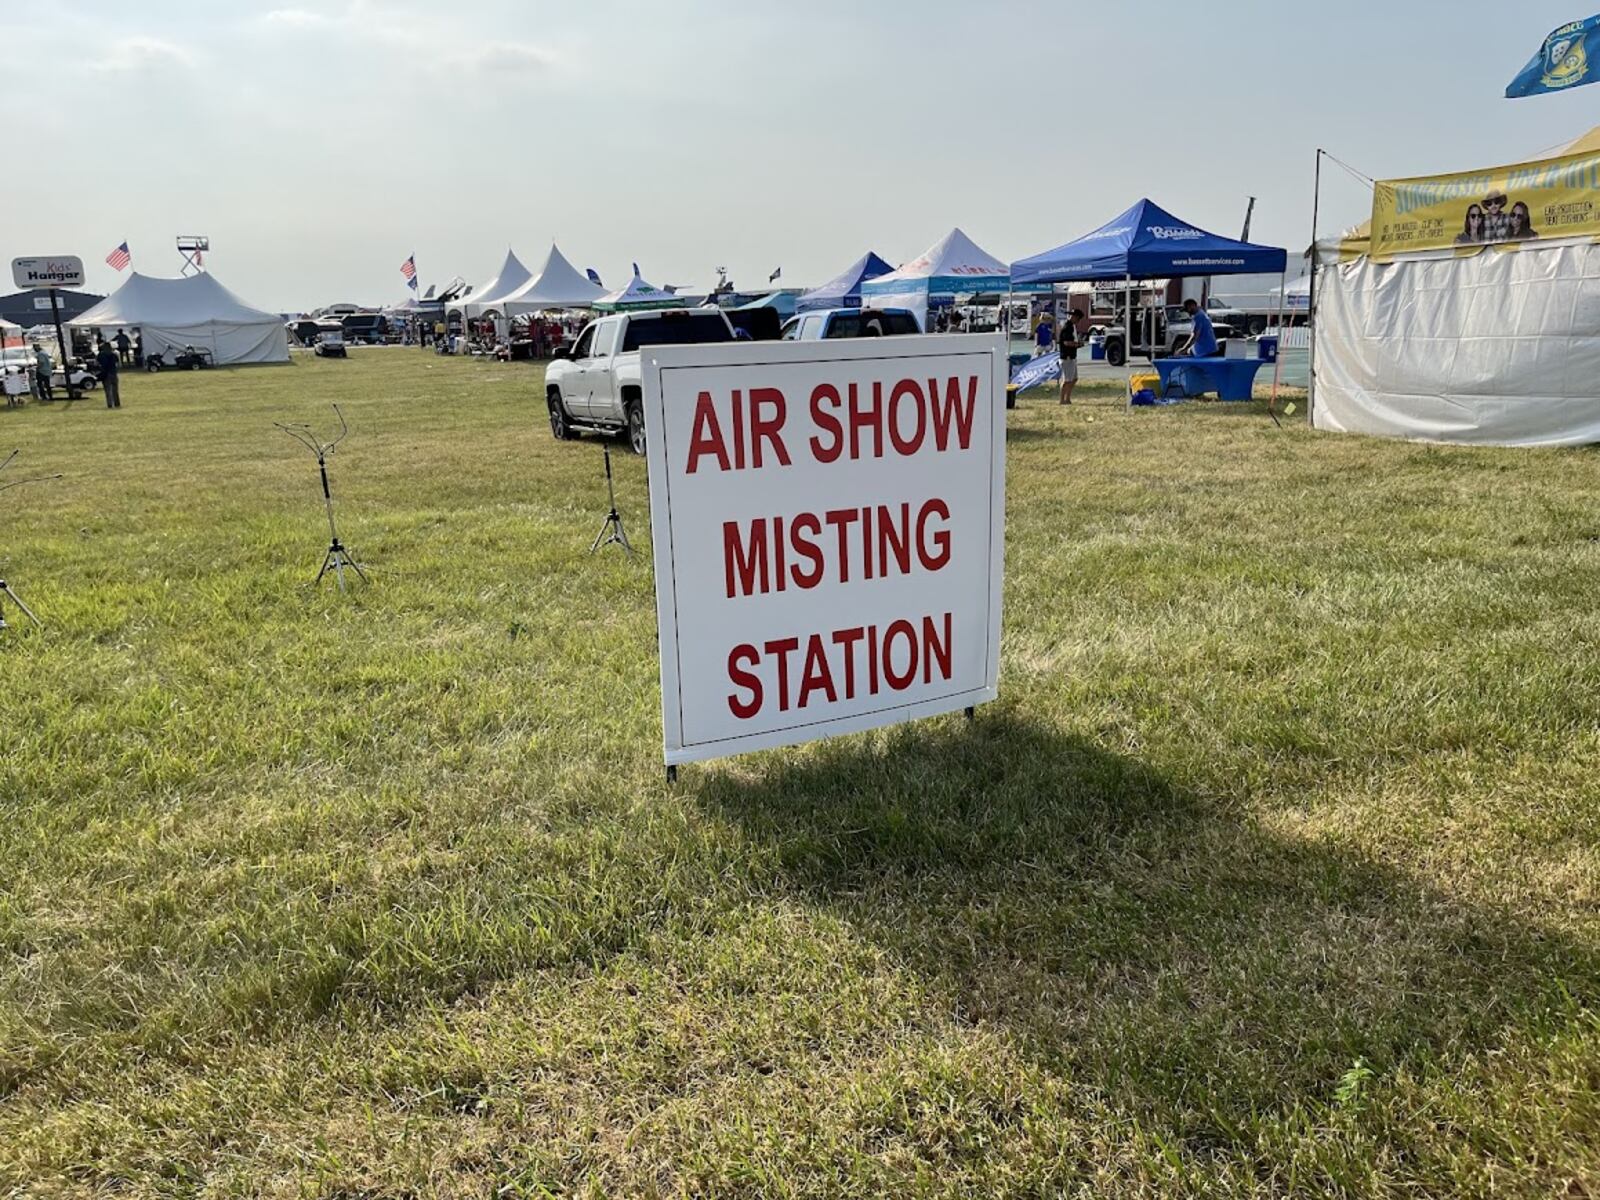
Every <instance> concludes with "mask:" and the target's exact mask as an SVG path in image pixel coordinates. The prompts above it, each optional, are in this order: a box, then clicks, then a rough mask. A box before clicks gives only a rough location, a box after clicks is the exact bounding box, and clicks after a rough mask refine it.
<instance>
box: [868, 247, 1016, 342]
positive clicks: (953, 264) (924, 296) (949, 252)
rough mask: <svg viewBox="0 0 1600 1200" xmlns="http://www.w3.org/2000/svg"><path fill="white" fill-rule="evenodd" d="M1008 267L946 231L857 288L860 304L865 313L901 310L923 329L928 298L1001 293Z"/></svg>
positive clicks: (1008, 278) (1006, 280)
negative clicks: (896, 267)
mask: <svg viewBox="0 0 1600 1200" xmlns="http://www.w3.org/2000/svg"><path fill="white" fill-rule="evenodd" d="M1010 281H1011V267H1010V266H1009V265H1008V264H1007V263H1003V262H1001V261H1000V260H999V259H998V258H996V257H995V256H994V255H992V254H990V253H989V252H988V251H987V250H984V249H982V248H980V247H979V246H978V245H977V244H976V243H974V242H973V240H972V239H971V238H969V237H968V236H967V235H966V234H964V233H962V232H961V230H959V229H952V230H951V231H950V232H949V233H947V234H945V235H944V237H942V238H940V239H939V240H938V241H937V242H935V243H934V244H933V245H931V246H929V247H928V249H927V250H925V251H924V252H923V253H922V254H920V255H918V256H917V257H916V258H914V259H912V260H911V261H910V262H908V263H906V264H905V265H904V266H902V267H901V268H900V269H899V270H897V271H890V272H889V274H887V275H879V276H878V277H877V278H876V279H869V280H867V281H866V282H865V283H863V284H862V285H861V303H862V304H863V305H866V306H868V307H871V308H904V309H908V310H910V311H911V312H913V313H915V314H916V316H917V324H918V325H919V326H921V327H922V328H923V329H926V328H927V327H928V307H929V300H930V299H940V298H943V299H944V300H946V301H948V300H949V299H950V298H951V297H953V296H956V295H959V294H962V293H969V292H1004V291H1005V290H1006V288H1007V286H1008V285H1009V283H1010Z"/></svg>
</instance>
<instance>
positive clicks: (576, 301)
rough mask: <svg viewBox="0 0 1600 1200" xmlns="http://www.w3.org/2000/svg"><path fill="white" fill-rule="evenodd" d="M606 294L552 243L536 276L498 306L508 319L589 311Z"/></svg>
mask: <svg viewBox="0 0 1600 1200" xmlns="http://www.w3.org/2000/svg"><path fill="white" fill-rule="evenodd" d="M605 294H606V290H605V288H603V287H601V286H600V285H599V284H598V283H595V282H594V281H593V280H592V279H590V278H588V277H587V276H586V275H584V274H583V272H581V271H579V270H578V268H576V267H574V266H573V265H572V264H571V263H570V262H568V261H567V258H566V256H565V255H564V254H562V253H561V250H560V248H559V247H557V246H556V244H555V243H554V242H552V243H551V244H550V253H549V254H548V255H547V256H546V257H545V260H544V266H542V267H540V268H539V271H538V274H536V275H534V277H533V278H532V279H530V280H528V282H527V283H525V284H523V285H522V286H521V287H520V288H518V289H517V290H516V291H514V292H512V293H511V294H510V295H509V296H507V297H506V298H505V300H504V302H503V303H502V305H501V307H502V308H503V309H504V311H505V314H506V316H508V317H514V316H519V315H521V314H523V313H532V312H543V311H545V310H548V309H562V308H590V307H592V306H593V305H594V303H595V301H596V300H599V299H600V298H601V297H602V296H604V295H605Z"/></svg>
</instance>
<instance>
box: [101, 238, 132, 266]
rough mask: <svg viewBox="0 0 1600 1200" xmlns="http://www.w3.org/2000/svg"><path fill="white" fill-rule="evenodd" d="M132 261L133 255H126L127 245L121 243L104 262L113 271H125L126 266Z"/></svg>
mask: <svg viewBox="0 0 1600 1200" xmlns="http://www.w3.org/2000/svg"><path fill="white" fill-rule="evenodd" d="M132 261H133V255H131V254H129V253H128V243H127V242H123V243H122V245H120V246H118V247H117V248H116V249H115V250H113V251H112V252H111V253H110V254H108V255H106V262H107V264H108V265H110V267H111V269H112V270H114V271H126V270H127V269H128V264H129V263H131V262H132Z"/></svg>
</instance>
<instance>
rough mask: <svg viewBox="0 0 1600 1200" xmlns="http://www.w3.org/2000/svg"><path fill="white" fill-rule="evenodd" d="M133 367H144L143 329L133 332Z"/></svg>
mask: <svg viewBox="0 0 1600 1200" xmlns="http://www.w3.org/2000/svg"><path fill="white" fill-rule="evenodd" d="M133 365H134V366H135V367H142V366H144V331H143V330H142V329H135V330H134V331H133Z"/></svg>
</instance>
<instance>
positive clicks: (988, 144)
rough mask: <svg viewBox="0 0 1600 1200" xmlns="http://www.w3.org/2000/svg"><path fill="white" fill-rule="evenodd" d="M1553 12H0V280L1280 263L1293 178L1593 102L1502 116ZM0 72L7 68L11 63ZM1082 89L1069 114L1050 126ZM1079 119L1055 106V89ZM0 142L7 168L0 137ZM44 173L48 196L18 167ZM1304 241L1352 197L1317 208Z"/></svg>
mask: <svg viewBox="0 0 1600 1200" xmlns="http://www.w3.org/2000/svg"><path fill="white" fill-rule="evenodd" d="M1587 15H1589V14H1588V10H1586V9H1581V8H1575V7H1574V6H1573V2H1554V3H1552V2H1550V0H1523V2H1522V3H1517V4H1506V3H1504V2H1503V0H1496V2H1494V3H1488V2H1483V0H1452V2H1451V3H1449V4H1443V3H1438V2H1437V0H1383V2H1380V0H1344V2H1342V3H1340V4H1338V5H1337V6H1335V5H1331V4H1322V3H1309V2H1306V0H1300V2H1293V3H1288V4H1285V3H1282V0H1271V2H1267V0H1261V2H1259V3H1258V2H1237V3H1226V2H1217V0H1208V2H1205V3H1201V2H1199V0H1194V2H1191V3H1189V4H1184V5H1179V4H1175V3H1161V4H1156V3H1153V2H1149V3H1132V2H1129V0H1104V2H1102V3H1100V4H1098V5H1091V4H1087V3H1081V2H1079V0H1072V2H1071V3H1070V4H1069V3H1065V2H1058V3H1052V2H1050V0H1030V2H1028V3H1009V2H996V0H982V2H974V0H966V2H963V3H956V2H946V0H920V2H917V3H911V2H910V0H901V2H899V3H887V4H885V3H880V4H872V5H866V4H860V3H846V2H842V0H841V2H837V3H836V2H834V0H811V2H810V3H807V4H800V5H790V4H778V3H769V2H762V0H747V2H744V3H732V2H728V3H709V2H708V3H698V2H695V0H673V2H671V3H660V2H659V0H658V2H655V3H646V2H642V0H641V2H633V0H614V2H608V0H583V2H579V3H574V2H572V0H565V2H563V3H559V4H547V3H534V2H531V0H530V2H523V3H513V2H511V0H473V2H470V3H460V4H451V3H444V2H442V0H430V2H426V3H421V2H419V3H412V2H411V0H326V2H318V0H281V2H278V3H272V2H262V3H250V2H246V0H234V2H229V3H221V2H213V0H188V2H185V0H139V2H137V3H128V2H126V0H122V2H120V3H101V2H99V0H55V2H53V3H49V4H43V3H35V4H32V5H26V6H22V7H21V8H20V9H12V10H10V11H8V14H7V16H6V18H5V28H6V41H7V43H8V44H9V45H11V46H25V47H26V51H27V52H26V54H25V56H24V59H25V60H26V61H27V62H30V63H34V64H55V66H53V67H52V68H51V69H50V70H48V71H45V70H43V69H41V70H39V71H37V72H34V71H18V72H14V73H13V74H14V75H16V78H13V79H12V81H11V82H10V84H9V86H8V87H7V88H6V108H5V116H6V123H7V126H8V127H9V129H10V130H11V132H12V137H11V139H10V141H9V144H10V145H11V146H12V147H13V148H14V149H15V148H17V147H20V146H21V145H22V144H23V141H24V139H26V140H27V141H29V142H31V143H33V144H34V145H35V146H37V148H38V149H37V151H36V152H28V153H26V154H24V155H22V156H21V157H18V156H17V155H14V156H13V160H14V161H13V162H12V167H13V169H12V170H11V171H9V172H8V181H7V185H6V188H5V190H4V193H3V196H4V199H3V200H0V253H3V255H4V257H6V258H10V257H13V256H16V255H22V254H47V253H75V254H79V255H81V256H82V257H83V258H84V260H85V261H86V262H87V263H88V264H89V266H90V286H91V287H93V288H94V289H95V290H105V289H108V288H110V287H112V286H114V285H115V282H116V280H115V276H114V273H113V272H112V271H111V270H110V268H109V267H107V266H105V265H104V262H103V259H104V257H105V255H106V253H107V252H108V251H109V250H110V249H111V248H112V247H113V246H114V245H116V244H117V243H118V242H120V241H122V240H123V239H124V238H126V239H127V240H128V243H129V245H130V247H131V249H132V251H133V255H134V266H135V267H136V268H138V269H140V270H143V271H145V272H146V273H150V274H158V275H167V274H173V273H175V271H176V268H177V267H178V266H179V265H180V260H179V258H178V256H177V252H176V250H175V249H174V248H173V238H174V236H175V235H177V234H180V233H197V234H206V235H209V236H210V238H211V241H212V246H213V250H212V253H211V256H210V259H209V265H210V266H211V267H212V268H213V269H214V271H215V273H216V275H217V277H218V278H219V279H221V280H223V281H224V282H225V283H227V284H228V285H229V286H230V287H232V288H233V289H234V290H235V291H237V292H239V293H240V294H241V295H243V296H244V297H245V298H246V299H248V300H250V301H251V302H253V303H255V304H258V305H260V306H262V307H266V308H271V309H281V310H297V309H301V308H310V307H313V306H315V305H318V304H323V303H327V302H331V301H335V300H355V301H358V302H363V303H379V302H390V301H394V300H398V299H401V298H403V297H404V295H405V292H404V289H403V286H402V282H401V279H400V275H399V271H398V268H399V264H400V261H401V260H402V259H403V258H404V257H405V256H406V255H407V254H409V253H411V252H412V251H415V252H416V256H417V265H418V268H419V269H420V272H421V274H422V278H423V281H424V283H436V282H441V281H443V280H445V279H447V278H449V277H450V276H451V275H453V274H457V273H460V274H462V275H464V276H465V277H466V278H467V279H469V280H472V281H474V282H478V283H481V282H484V281H485V280H487V279H488V277H489V276H490V275H491V274H493V272H494V271H495V270H496V269H497V268H498V266H499V264H500V261H501V259H502V258H503V257H504V255H505V251H506V248H507V247H508V246H511V247H514V248H515V249H516V251H517V253H518V255H519V256H520V257H521V258H522V259H523V260H524V261H525V262H526V263H527V265H528V266H529V267H530V268H533V267H535V266H536V264H537V263H538V262H539V261H540V260H541V259H542V258H543V256H544V254H545V252H546V250H547V248H548V246H549V243H550V241H551V239H552V238H554V239H555V240H556V241H557V242H559V244H560V246H561V248H562V250H563V251H564V252H565V253H566V254H567V255H568V257H570V258H571V259H572V260H573V261H574V262H575V263H576V264H577V265H578V266H579V268H580V269H581V268H583V267H588V266H593V267H595V268H596V269H597V270H599V271H600V273H601V275H602V276H603V277H604V279H605V281H606V283H607V284H608V285H610V286H619V285H621V284H622V283H624V282H626V276H627V275H628V272H629V267H628V264H629V263H630V262H631V261H634V260H637V261H638V262H639V264H640V266H641V268H642V269H643V271H644V275H645V277H646V278H647V279H649V280H650V281H652V282H654V283H657V284H661V283H688V284H695V285H707V284H710V283H711V282H713V280H714V271H715V268H716V267H718V266H726V267H728V268H729V270H730V271H731V272H732V274H733V278H734V280H735V282H736V283H738V284H739V285H740V286H741V287H745V288H753V287H755V286H756V285H757V284H758V282H759V281H764V280H765V279H766V276H767V274H768V272H769V271H771V270H772V269H773V268H774V267H778V266H781V267H782V268H783V278H784V282H785V283H788V284H794V285H799V284H811V283H819V282H821V281H823V280H824V279H826V278H827V277H829V276H831V275H833V274H836V273H837V272H838V271H840V270H841V269H843V268H844V267H845V266H846V265H847V264H848V263H849V262H850V261H851V260H852V259H854V258H855V257H856V256H858V255H859V254H861V253H862V252H863V251H864V250H866V249H868V248H869V247H870V248H872V249H875V250H877V251H878V252H879V253H880V254H882V255H883V256H884V257H886V258H888V259H889V260H890V261H891V262H900V261H903V260H905V259H907V258H910V257H912V256H914V255H915V254H916V253H918V252H919V251H921V250H922V249H924V248H925V247H926V246H927V245H928V244H929V243H930V242H932V241H934V240H935V239H936V238H938V237H940V236H941V235H942V234H944V233H945V232H946V231H948V230H949V228H950V227H951V226H952V225H960V226H961V227H962V228H963V229H965V230H966V231H967V233H968V234H970V235H971V236H972V237H973V238H974V239H975V240H976V241H977V242H978V244H979V245H981V246H983V247H985V248H986V249H988V250H989V251H991V252H992V253H994V254H996V255H998V256H999V257H1001V258H1004V259H1007V260H1010V259H1015V258H1019V257H1021V256H1023V255H1027V254H1033V253H1036V252H1038V251H1040V250H1044V249H1047V248H1049V247H1051V246H1055V245H1058V244H1060V243H1061V242H1064V241H1067V240H1069V239H1071V238H1073V237H1076V236H1078V235H1079V234H1081V233H1085V232H1087V231H1088V230H1090V229H1092V228H1094V227H1095V226H1097V225H1099V224H1101V223H1102V222H1103V221H1105V220H1107V219H1108V218H1110V217H1111V216H1113V215H1115V214H1116V213H1118V212H1120V211H1121V210H1122V209H1123V208H1125V207H1127V206H1128V205H1129V204H1130V203H1132V202H1133V201H1134V200H1136V199H1137V198H1138V197H1139V196H1141V195H1149V196H1150V197H1151V198H1152V199H1154V200H1156V202H1157V203H1159V204H1162V205H1164V206H1166V207H1168V208H1170V209H1172V210H1174V211H1175V212H1177V213H1178V214H1180V215H1181V216H1183V217H1185V218H1186V219H1188V220H1190V221H1193V222H1194V223H1196V224H1198V225H1202V226H1205V227H1208V228H1211V229H1214V230H1216V231H1217V232H1221V233H1227V234H1233V235H1237V234H1238V232H1239V225H1240V222H1241V220H1242V218H1243V213H1244V207H1245V202H1246V197H1247V196H1249V195H1252V194H1253V195H1255V196H1256V197H1257V198H1258V203H1257V209H1256V221H1255V226H1254V230H1253V233H1254V236H1255V239H1256V240H1258V241H1266V242H1272V243H1276V244H1279V245H1285V246H1289V247H1292V248H1295V249H1299V248H1302V247H1303V246H1304V245H1305V244H1306V243H1307V241H1308V240H1309V236H1310V232H1311V197H1312V166H1313V156H1314V151H1315V148H1316V147H1317V146H1319V145H1321V146H1324V147H1326V148H1327V149H1329V150H1331V151H1332V152H1334V153H1336V154H1338V155H1339V156H1340V157H1341V158H1343V159H1344V160H1345V161H1346V162H1348V163H1350V164H1352V165H1353V166H1355V167H1357V168H1359V169H1360V170H1362V171H1364V172H1366V173H1367V174H1369V175H1373V176H1377V177H1383V176H1394V175H1405V174H1415V173H1418V172H1424V171H1433V170H1451V169H1465V168H1470V167H1475V166H1482V165H1491V164H1494V163H1498V162H1502V161H1507V160H1515V159H1517V158H1519V157H1522V156H1525V155H1526V154H1529V153H1531V152H1533V151H1536V150H1540V149H1543V148H1546V147H1549V146H1552V145H1554V144H1556V143H1559V142H1563V141H1565V140H1568V139H1570V138H1572V137H1574V136H1576V135H1577V134H1579V133H1581V132H1582V131H1584V130H1585V129H1587V128H1588V127H1589V126H1591V125H1593V124H1595V123H1596V122H1597V121H1600V88H1578V89H1575V90H1574V91H1573V92H1571V93H1569V94H1566V95H1559V96H1551V97H1543V98H1534V99H1527V100H1516V101H1508V100H1504V99H1502V98H1501V96H1502V93H1503V91H1504V89H1505V85H1506V84H1507V83H1508V82H1509V81H1510V80H1511V78H1512V76H1513V75H1514V74H1515V73H1516V72H1517V70H1518V69H1519V68H1520V67H1521V66H1522V65H1523V63H1524V62H1525V61H1526V60H1527V59H1528V58H1529V57H1530V56H1531V55H1532V54H1533V52H1534V51H1535V50H1536V49H1537V48H1538V46H1539V44H1540V43H1541V41H1542V39H1543V38H1544V36H1545V34H1546V33H1548V32H1549V31H1550V30H1551V29H1552V28H1553V27H1555V26H1556V25H1559V24H1561V23H1562V22H1564V21H1568V20H1573V19H1576V18H1579V17H1583V16H1587ZM19 61H21V60H19ZM1084 80H1088V81H1090V84H1091V87H1090V90H1089V96H1090V99H1088V100H1087V102H1084V103H1080V104H1078V105H1076V106H1073V107H1068V106H1067V105H1066V103H1065V102H1064V100H1065V97H1066V95H1067V88H1068V87H1069V85H1077V84H1080V83H1081V82H1082V81H1084ZM1072 94H1073V95H1074V96H1078V95H1082V94H1083V93H1082V92H1081V90H1080V89H1079V88H1078V87H1076V86H1073V87H1072ZM19 135H20V136H19ZM47 163H48V164H49V165H48V166H47V165H46V164H47ZM1324 180H1325V182H1326V183H1327V185H1328V186H1327V188H1326V190H1325V193H1324V198H1323V213H1324V230H1325V231H1328V230H1332V229H1335V228H1337V227H1339V226H1342V225H1347V224H1351V223H1353V222H1355V221H1356V220H1358V219H1360V218H1361V217H1363V216H1364V215H1365V213H1366V209H1367V206H1368V203H1369V197H1368V196H1367V195H1366V194H1365V193H1364V192H1363V190H1362V189H1361V188H1360V187H1359V186H1358V185H1356V184H1355V183H1353V182H1352V181H1350V180H1349V179H1348V178H1345V177H1343V176H1342V175H1340V174H1339V173H1338V172H1337V171H1335V172H1333V174H1332V175H1331V176H1330V175H1328V174H1327V173H1325V175H1324Z"/></svg>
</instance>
